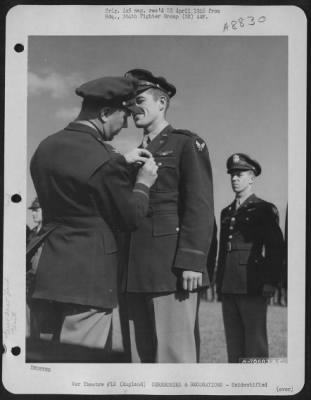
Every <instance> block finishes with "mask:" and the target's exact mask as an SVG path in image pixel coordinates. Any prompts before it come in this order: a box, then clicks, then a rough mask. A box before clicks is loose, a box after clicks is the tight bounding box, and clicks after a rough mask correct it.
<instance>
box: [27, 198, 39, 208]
mask: <svg viewBox="0 0 311 400" xmlns="http://www.w3.org/2000/svg"><path fill="white" fill-rule="evenodd" d="M37 208H41V207H40V203H39V200H38V197H36V198H35V199H34V201H33V202H32V203H31V205H30V207H28V210H36V209H37Z"/></svg>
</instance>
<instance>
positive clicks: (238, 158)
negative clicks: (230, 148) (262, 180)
mask: <svg viewBox="0 0 311 400" xmlns="http://www.w3.org/2000/svg"><path fill="white" fill-rule="evenodd" d="M234 170H239V171H253V172H254V174H255V175H256V176H258V175H260V174H261V166H260V164H259V162H258V161H256V160H253V159H252V158H251V157H250V156H249V155H247V154H244V153H235V154H232V156H230V157H229V158H228V160H227V172H228V174H230V172H231V171H234Z"/></svg>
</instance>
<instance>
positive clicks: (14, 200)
mask: <svg viewBox="0 0 311 400" xmlns="http://www.w3.org/2000/svg"><path fill="white" fill-rule="evenodd" d="M11 201H12V203H20V202H21V201H22V197H21V196H20V195H19V194H13V195H12V196H11Z"/></svg>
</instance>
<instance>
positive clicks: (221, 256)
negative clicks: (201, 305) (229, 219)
mask: <svg viewBox="0 0 311 400" xmlns="http://www.w3.org/2000/svg"><path fill="white" fill-rule="evenodd" d="M224 217H225V211H224V210H222V211H221V214H220V233H219V248H218V258H217V267H216V290H217V293H218V295H219V296H220V294H221V285H222V281H223V276H224V268H225V265H224V262H225V257H226V249H225V243H226V240H225V237H226V235H225V232H224V226H223V223H222V221H223V219H224Z"/></svg>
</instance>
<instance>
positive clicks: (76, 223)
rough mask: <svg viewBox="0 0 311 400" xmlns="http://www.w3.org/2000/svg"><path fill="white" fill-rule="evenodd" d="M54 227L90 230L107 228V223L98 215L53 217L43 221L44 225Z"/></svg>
mask: <svg viewBox="0 0 311 400" xmlns="http://www.w3.org/2000/svg"><path fill="white" fill-rule="evenodd" d="M51 224H52V225H54V224H56V225H57V226H60V225H65V226H71V227H79V228H92V227H100V226H101V227H108V223H107V222H106V221H105V220H104V219H103V218H102V217H100V216H98V215H85V216H76V215H72V216H64V217H54V218H51V219H44V221H43V226H44V225H51Z"/></svg>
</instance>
